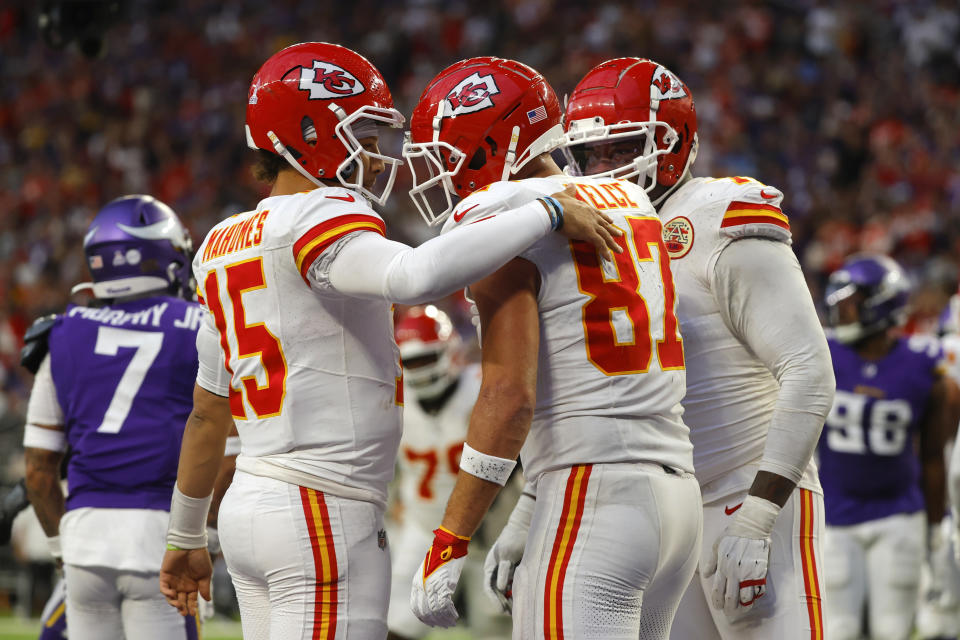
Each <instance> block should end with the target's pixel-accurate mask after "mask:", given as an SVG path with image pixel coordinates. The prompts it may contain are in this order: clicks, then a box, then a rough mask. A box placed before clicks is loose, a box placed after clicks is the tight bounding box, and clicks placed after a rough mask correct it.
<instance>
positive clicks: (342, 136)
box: [248, 103, 404, 206]
mask: <svg viewBox="0 0 960 640" xmlns="http://www.w3.org/2000/svg"><path fill="white" fill-rule="evenodd" d="M329 109H330V110H331V111H332V112H333V113H334V115H336V116H337V119H338V120H339V122H338V123H337V125H336V126H335V127H334V134H335V135H336V136H337V139H338V140H339V141H340V143H341V144H342V145H343V147H344V149H346V151H347V157H346V158H345V159H344V160H343V162H341V163H340V165H339V166H338V167H337V170H336V172H335V173H336V179H337V181H338V182H340V184H342V185H343V186H344V187H346V188H347V189H353V190H356V191H359V192H360V193H361V194H363V196H364V197H365V198H367V199H368V200H370V201H371V202H375V203H377V204H379V205H381V206H382V205H384V204H386V202H387V199H388V198H389V197H390V192H391V191H392V190H393V183H394V180H396V177H397V168H398V167H400V166H401V165H402V164H403V160H402V159H400V158H394V157H393V156H388V155H385V154H382V153H374V152H372V151H367V150H366V149H364V148H363V145H361V144H360V141H359V139H358V136H357V135H356V132H355V131H354V126H357V125H359V126H358V127H357V128H358V129H359V130H360V133H361V136H360V137H362V138H366V137H369V136H372V135H377V134H376V133H375V132H373V131H371V132H370V133H369V136H368V135H367V131H366V129H367V127H368V126H371V125H376V124H378V123H382V124H383V125H385V126H389V127H394V128H399V127H402V126H403V123H404V117H403V115H402V114H401V113H400V112H399V111H397V110H396V109H386V108H383V107H374V106H371V105H364V106H362V107H360V108H359V109H357V110H356V111H354V112H353V113H351V114H349V115H348V114H346V113H345V112H344V110H343V109H342V108H340V107H339V106H337V104H336V103H331V104H330V105H329ZM361 120H364V121H370V122H363V123H361V122H360V121H361ZM308 136H309V129H305V131H304V140H305V142H306V143H307V144H316V143H317V142H316V134H315V132H314V135H313V137H314V140H313V141H312V142H311V141H310V140H309V137H308ZM267 137H268V138H269V139H270V142H271V143H272V144H273V149H274V151H275V152H276V153H277V154H279V155H280V156H282V157H283V158H284V159H285V160H286V161H287V163H288V164H289V165H290V166H292V167H293V168H294V169H296V170H297V172H298V173H300V174H301V175H302V176H303V177H305V178H307V179H308V180H310V181H311V182H313V183H314V184H315V185H317V186H318V187H325V186H328V185H326V184H324V183H323V182H322V181H321V178H324V176H323V171H322V170H321V174H320V176H319V177H318V176H312V175H310V173H309V172H308V171H307V170H306V169H304V168H303V166H302V165H301V164H300V163H299V162H297V159H296V158H295V157H294V154H293V153H292V152H291V151H290V149H289V148H288V147H287V146H286V145H285V144H283V142H281V140H280V138H278V137H277V135H276V134H275V133H274V132H273V131H268V132H267ZM248 141H249V142H250V144H251V146H255V144H254V143H253V142H252V138H250V135H249V131H248ZM361 154H363V155H366V156H367V157H368V158H370V159H373V160H380V161H381V162H383V164H384V169H385V171H387V172H388V173H387V179H386V184H384V186H383V189H382V190H380V192H379V193H376V192H374V191H371V190H370V189H367V187H366V186H365V185H364V182H363V177H364V168H363V160H362V159H361V157H360V156H361ZM326 179H333V177H332V176H331V177H330V178H326Z"/></svg>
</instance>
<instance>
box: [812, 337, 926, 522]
mask: <svg viewBox="0 0 960 640" xmlns="http://www.w3.org/2000/svg"><path fill="white" fill-rule="evenodd" d="M828 343H829V345H830V353H831V355H832V357H833V371H834V374H835V375H836V378H837V394H836V397H835V399H834V402H833V407H832V408H831V409H830V415H828V416H827V421H826V423H825V424H824V427H823V433H822V434H821V436H820V442H819V444H818V445H817V451H818V453H819V456H820V482H821V483H822V485H823V496H824V506H825V509H826V521H827V524H829V525H833V526H845V525H852V524H858V523H860V522H866V521H868V520H876V519H878V518H884V517H886V516H890V515H893V514H896V513H915V512H917V511H922V510H923V508H924V501H923V493H922V490H921V487H920V460H919V457H918V455H917V449H916V446H915V437H916V435H917V432H918V429H919V428H920V422H921V420H922V419H923V415H924V412H925V411H926V405H927V400H928V398H929V396H930V390H931V387H932V386H933V383H934V381H935V376H936V374H935V372H936V369H937V367H938V366H939V364H940V360H941V358H942V351H941V348H940V344H939V342H938V341H936V340H934V339H932V338H926V337H920V336H917V337H912V338H901V339H900V340H898V341H897V343H896V346H894V348H893V349H892V350H891V351H890V353H889V354H887V356H886V357H885V358H883V359H881V360H876V361H872V360H864V359H863V358H861V357H860V356H859V355H857V352H856V351H855V350H854V349H852V348H851V347H849V346H847V345H844V344H842V343H840V342H837V341H836V340H833V339H830V340H828Z"/></svg>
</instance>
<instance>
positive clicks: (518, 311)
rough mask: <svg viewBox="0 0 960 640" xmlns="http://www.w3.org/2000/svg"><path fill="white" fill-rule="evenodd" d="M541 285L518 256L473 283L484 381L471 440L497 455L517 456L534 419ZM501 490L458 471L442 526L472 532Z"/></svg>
mask: <svg viewBox="0 0 960 640" xmlns="http://www.w3.org/2000/svg"><path fill="white" fill-rule="evenodd" d="M538 285H539V274H538V272H537V270H536V267H535V266H534V265H533V264H531V263H530V262H528V261H526V260H523V259H519V258H518V259H515V260H513V261H511V262H510V263H508V264H507V265H505V266H504V267H502V268H501V269H500V270H498V271H497V272H496V273H494V274H492V275H490V276H489V277H487V278H484V279H483V280H481V281H479V282H477V283H475V284H473V285H471V287H470V289H471V292H472V294H473V297H474V300H475V301H476V303H477V309H478V311H479V314H480V327H481V329H480V331H481V336H482V341H483V344H482V346H483V355H482V369H483V382H482V384H481V386H480V394H479V396H478V398H477V403H476V404H475V405H474V409H473V414H472V415H471V416H470V427H469V429H468V431H467V443H468V444H469V445H470V447H472V448H473V449H475V450H477V451H480V452H483V453H485V454H487V455H491V456H496V457H498V458H505V459H509V460H514V459H516V457H517V456H518V455H519V454H520V448H521V447H522V446H523V443H524V441H525V440H526V437H527V433H528V431H529V429H530V421H531V420H532V419H533V411H534V407H535V405H536V394H537V357H538V355H539V348H540V321H539V314H538V310H537V299H536V294H537V287H538ZM499 491H500V486H499V485H498V484H496V483H493V482H490V481H487V480H483V479H480V478H477V477H475V476H472V475H470V474H468V473H460V474H458V475H457V483H456V485H455V487H454V490H453V493H452V494H451V496H450V499H449V501H448V502H447V511H446V513H445V515H444V518H443V526H444V527H446V528H447V529H449V530H450V531H452V532H454V533H455V534H457V535H461V536H470V535H473V532H474V531H475V530H476V529H477V527H478V526H479V525H480V522H481V521H482V520H483V517H484V515H486V512H487V510H488V509H489V508H490V504H491V503H492V502H493V499H494V498H495V497H496V495H497V493H498V492H499Z"/></svg>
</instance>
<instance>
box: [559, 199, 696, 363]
mask: <svg viewBox="0 0 960 640" xmlns="http://www.w3.org/2000/svg"><path fill="white" fill-rule="evenodd" d="M626 221H627V224H628V225H629V229H628V233H627V234H625V235H623V236H621V237H619V238H616V241H617V243H618V244H620V246H621V247H622V248H623V253H615V254H613V256H614V263H613V265H612V268H611V266H610V265H609V264H608V268H606V269H604V267H603V266H602V265H601V263H600V259H599V256H598V254H597V252H596V250H595V249H594V248H593V247H592V246H591V245H589V244H587V243H585V242H573V243H571V248H572V251H573V262H574V265H575V267H576V270H577V285H578V286H579V288H580V292H581V293H584V294H586V295H588V296H590V300H588V301H587V303H586V304H584V305H583V311H582V316H583V327H584V333H585V336H586V345H587V357H588V358H589V359H590V362H591V363H593V365H594V366H595V367H596V368H597V369H599V370H600V371H602V372H603V373H605V374H607V375H611V376H612V375H621V374H628V373H645V372H647V371H648V370H649V369H650V359H651V357H652V354H653V349H654V339H653V335H652V333H651V331H650V308H649V306H648V305H647V301H646V300H644V298H643V296H642V295H641V294H640V285H641V280H640V276H641V273H643V274H644V275H645V276H646V274H647V273H649V272H650V271H654V270H649V269H644V268H643V267H642V265H641V263H644V262H652V261H653V260H654V259H655V258H654V255H653V251H652V248H653V247H656V249H657V257H656V260H657V261H658V264H657V267H658V269H656V270H655V273H656V277H657V278H658V279H659V280H660V284H661V285H662V286H658V287H657V288H659V289H661V290H662V292H663V339H662V340H656V341H655V342H656V351H657V359H658V361H659V362H660V368H661V369H662V370H664V371H668V370H670V369H683V366H684V363H683V341H682V340H681V338H680V332H679V331H678V328H677V315H676V311H675V309H674V307H675V304H676V292H675V291H674V287H673V272H672V271H671V270H670V256H669V254H668V253H667V249H666V247H665V246H664V244H663V237H662V235H661V225H660V220H659V219H657V218H652V217H627V218H626ZM630 245H632V247H631V246H630ZM631 248H632V249H633V251H631ZM634 252H635V253H636V255H635V256H634ZM656 310H657V309H656V308H655V309H654V311H656ZM618 324H619V326H620V327H621V330H619V331H618V329H617V325H618ZM624 329H626V330H624ZM625 334H629V335H625Z"/></svg>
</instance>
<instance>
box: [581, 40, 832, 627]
mask: <svg viewBox="0 0 960 640" xmlns="http://www.w3.org/2000/svg"><path fill="white" fill-rule="evenodd" d="M566 125H567V137H568V143H569V146H568V147H567V148H566V151H567V154H568V158H569V159H570V166H569V167H568V168H567V170H568V172H570V173H573V174H583V175H599V176H608V177H611V178H612V177H619V178H621V179H624V180H630V181H633V182H637V183H638V184H639V185H640V186H642V187H643V189H644V190H646V191H647V193H649V195H650V198H651V199H652V201H653V205H654V207H656V209H657V211H658V212H659V215H660V220H661V221H662V222H663V240H664V246H665V252H667V253H669V256H670V259H671V263H672V265H673V269H674V272H675V274H676V285H677V292H678V295H679V296H680V298H679V311H678V315H679V319H680V328H681V333H682V335H683V342H684V351H685V355H686V361H687V393H686V397H685V398H684V400H683V406H684V409H685V413H684V421H685V422H686V423H687V425H688V426H689V427H690V439H691V440H692V442H693V460H694V467H695V469H696V475H697V479H698V480H699V482H700V490H701V492H702V493H703V506H704V515H703V518H704V525H703V544H702V550H701V552H700V566H699V571H698V575H697V576H695V577H694V579H693V580H692V582H691V584H690V586H689V588H688V589H687V592H686V594H685V595H684V598H683V601H682V602H681V604H680V610H679V612H678V614H677V618H676V620H675V622H674V626H673V634H672V637H673V638H676V639H678V640H689V639H690V638H697V639H698V640H706V639H710V638H724V639H733V638H736V639H737V640H742V639H744V638H753V639H756V640H769V639H770V638H784V639H787V638H801V637H802V638H815V639H816V638H823V637H824V631H823V620H822V613H821V598H822V593H821V584H822V578H821V575H820V558H821V552H820V551H821V543H822V541H821V533H822V528H823V497H822V492H821V489H820V483H819V480H818V479H817V470H816V466H815V464H814V462H813V460H812V459H811V458H812V455H813V451H814V448H815V447H816V443H817V439H818V437H819V435H820V431H821V428H822V426H823V420H824V418H825V417H826V415H827V412H828V411H829V409H830V404H831V402H832V399H833V391H834V381H833V373H832V371H831V368H830V354H829V351H828V349H827V344H826V341H825V340H824V336H823V330H822V329H821V327H820V322H819V320H818V318H817V314H816V311H815V309H814V305H813V302H812V300H811V298H810V293H809V291H808V290H807V286H806V283H805V281H804V278H803V274H802V273H801V271H800V265H799V263H798V262H797V259H796V257H795V256H794V254H793V252H792V251H791V249H790V243H791V236H790V224H789V221H788V219H787V216H786V215H785V214H784V213H783V211H782V210H781V202H782V200H783V194H782V193H781V192H780V191H779V190H777V189H776V188H774V187H770V186H768V185H765V184H762V183H760V182H758V181H756V180H754V179H752V178H740V177H733V178H694V177H693V176H692V174H691V165H692V164H693V161H694V159H695V158H696V155H697V147H698V141H697V119H696V110H695V107H694V103H693V96H692V95H691V94H690V90H689V89H688V88H687V86H686V85H685V84H683V83H682V82H681V81H680V80H679V79H678V78H677V76H675V75H674V74H673V73H671V72H670V71H669V70H668V69H666V68H665V67H663V66H662V65H659V64H657V63H656V62H653V61H651V60H645V59H640V58H620V59H616V60H610V61H607V62H604V63H603V64H600V65H598V66H597V67H595V68H594V69H592V70H591V71H590V72H589V73H587V75H586V76H585V77H584V78H583V79H582V80H581V81H580V83H579V84H578V85H577V87H576V88H575V89H574V91H573V94H572V95H571V96H570V100H569V102H568V104H567V112H566ZM661 250H664V249H661ZM664 257H665V256H661V259H664ZM708 601H709V602H710V603H711V604H712V605H713V606H712V607H710V606H708V604H707V603H708Z"/></svg>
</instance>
